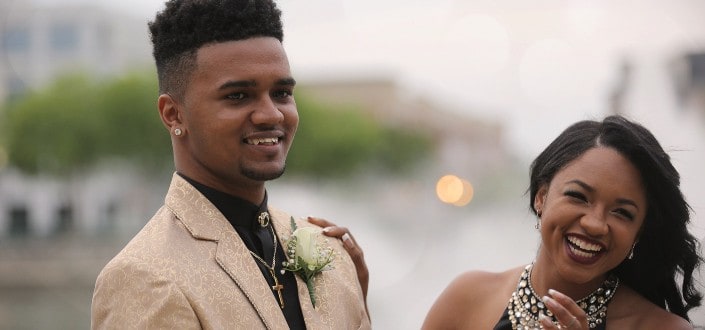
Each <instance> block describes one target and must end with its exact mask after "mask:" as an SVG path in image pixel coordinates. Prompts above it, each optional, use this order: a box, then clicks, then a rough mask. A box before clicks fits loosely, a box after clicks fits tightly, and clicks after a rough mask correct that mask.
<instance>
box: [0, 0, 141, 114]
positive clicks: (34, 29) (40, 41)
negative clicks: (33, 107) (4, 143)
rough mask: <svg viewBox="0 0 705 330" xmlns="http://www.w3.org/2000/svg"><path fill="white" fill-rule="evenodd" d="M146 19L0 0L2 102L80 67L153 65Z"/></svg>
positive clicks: (112, 70) (102, 70) (111, 70)
mask: <svg viewBox="0 0 705 330" xmlns="http://www.w3.org/2000/svg"><path fill="white" fill-rule="evenodd" d="M150 50H151V48H150V45H149V39H148V34H147V22H143V21H140V20H138V19H135V18H133V17H131V16H128V15H121V14H120V13H116V12H109V11H108V10H106V9H105V8H101V7H95V6H90V5H74V6H66V5H64V6H57V7H41V8H39V7H34V6H32V5H31V2H30V3H28V2H27V1H3V2H0V103H2V102H1V101H5V100H7V99H8V98H12V97H14V96H17V95H20V94H22V93H24V92H26V91H28V90H31V89H33V88H38V87H41V86H43V85H44V84H46V83H48V82H50V81H52V80H53V79H54V78H55V77H56V76H57V75H58V74H61V73H65V72H71V71H76V70H83V71H87V72H90V73H92V74H99V75H112V74H116V73H121V72H123V71H125V70H127V69H128V68H134V67H135V66H145V67H146V66H148V65H152V64H151V58H150Z"/></svg>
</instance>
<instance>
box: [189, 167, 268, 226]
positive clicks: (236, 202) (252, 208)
mask: <svg viewBox="0 0 705 330" xmlns="http://www.w3.org/2000/svg"><path fill="white" fill-rule="evenodd" d="M177 173H178V172H177ZM178 174H179V175H180V176H181V177H182V178H184V180H186V181H188V183H190V184H191V185H193V186H194V187H195V188H196V190H198V191H199V192H200V193H201V194H203V196H205V197H206V198H207V199H208V200H209V201H210V202H211V203H213V205H215V207H216V208H217V209H218V211H220V213H222V214H223V216H225V218H226V219H228V221H229V222H230V224H232V225H233V226H237V227H242V228H245V229H248V230H257V229H259V228H261V226H260V223H259V221H258V220H257V219H258V217H260V215H261V214H262V213H267V192H266V191H265V193H264V200H263V201H262V203H261V204H260V205H255V204H252V203H250V202H248V201H246V200H244V199H242V198H239V197H236V196H233V195H230V194H228V193H224V192H222V191H220V190H216V189H214V188H211V187H208V186H206V185H204V184H202V183H200V182H197V181H195V180H193V179H191V178H189V177H187V176H185V175H183V174H181V173H178ZM267 217H269V215H268V213H267ZM268 220H269V219H268Z"/></svg>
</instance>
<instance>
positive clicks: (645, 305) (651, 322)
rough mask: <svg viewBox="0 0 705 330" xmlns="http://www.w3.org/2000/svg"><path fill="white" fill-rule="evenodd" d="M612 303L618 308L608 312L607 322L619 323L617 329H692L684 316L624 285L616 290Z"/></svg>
mask: <svg viewBox="0 0 705 330" xmlns="http://www.w3.org/2000/svg"><path fill="white" fill-rule="evenodd" d="M613 304H615V305H616V306H614V307H618V308H614V309H613V310H610V311H609V312H608V313H609V314H608V324H612V325H615V326H616V325H619V326H618V327H617V328H619V329H627V328H629V329H693V325H692V324H690V322H688V321H687V320H685V319H684V318H682V317H680V316H678V315H676V314H673V313H671V312H669V311H667V310H665V309H663V308H662V307H660V306H658V305H656V304H654V303H652V302H651V301H649V300H648V299H646V298H644V297H643V296H642V295H640V294H639V293H638V292H636V291H634V290H633V289H632V288H630V287H628V286H626V285H622V286H620V288H619V289H618V290H617V294H616V295H615V301H614V302H613Z"/></svg>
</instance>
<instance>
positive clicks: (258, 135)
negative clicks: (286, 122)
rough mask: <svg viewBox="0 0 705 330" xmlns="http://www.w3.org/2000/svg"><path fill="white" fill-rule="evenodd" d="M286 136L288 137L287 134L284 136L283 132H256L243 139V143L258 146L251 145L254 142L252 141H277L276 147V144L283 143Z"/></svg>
mask: <svg viewBox="0 0 705 330" xmlns="http://www.w3.org/2000/svg"><path fill="white" fill-rule="evenodd" d="M285 136H286V134H284V132H282V131H266V132H254V133H251V134H248V135H246V136H245V137H244V138H243V139H242V142H243V143H246V144H248V145H257V144H253V143H250V141H252V140H260V141H263V140H271V139H275V140H276V143H275V145H276V144H280V143H282V141H283V140H284V137H285Z"/></svg>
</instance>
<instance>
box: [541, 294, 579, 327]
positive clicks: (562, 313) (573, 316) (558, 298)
mask: <svg viewBox="0 0 705 330" xmlns="http://www.w3.org/2000/svg"><path fill="white" fill-rule="evenodd" d="M548 294H549V295H550V296H544V297H543V301H544V303H545V304H546V307H548V309H549V310H550V311H551V313H553V315H555V317H556V320H558V323H559V324H560V325H561V327H560V329H587V328H588V322H587V315H586V314H585V311H583V309H582V308H580V306H578V304H577V303H575V301H574V300H573V299H571V298H570V297H568V296H566V295H564V294H562V293H560V292H558V291H556V290H553V289H550V290H548Z"/></svg>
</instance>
